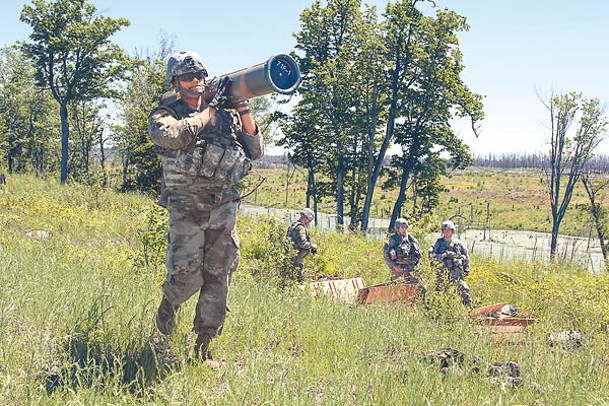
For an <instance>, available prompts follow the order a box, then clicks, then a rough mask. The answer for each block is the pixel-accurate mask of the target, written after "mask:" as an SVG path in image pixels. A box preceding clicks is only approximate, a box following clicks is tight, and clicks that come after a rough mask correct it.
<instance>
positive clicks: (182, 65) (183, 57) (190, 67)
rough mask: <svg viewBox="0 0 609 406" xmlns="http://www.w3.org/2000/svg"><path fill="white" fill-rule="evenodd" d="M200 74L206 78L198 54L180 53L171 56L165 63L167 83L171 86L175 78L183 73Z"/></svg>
mask: <svg viewBox="0 0 609 406" xmlns="http://www.w3.org/2000/svg"><path fill="white" fill-rule="evenodd" d="M196 72H201V73H203V76H207V68H205V64H203V60H202V59H201V57H200V56H199V54H198V53H196V52H194V51H180V52H176V53H174V54H172V55H171V56H170V57H169V60H168V61H167V76H166V80H167V83H169V84H171V83H173V81H174V80H175V78H176V77H177V76H179V75H182V74H184V73H196Z"/></svg>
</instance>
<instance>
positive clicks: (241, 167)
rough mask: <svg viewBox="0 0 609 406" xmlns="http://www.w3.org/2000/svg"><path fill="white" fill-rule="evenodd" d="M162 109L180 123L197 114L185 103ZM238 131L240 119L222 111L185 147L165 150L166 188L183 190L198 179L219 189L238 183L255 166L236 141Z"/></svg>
mask: <svg viewBox="0 0 609 406" xmlns="http://www.w3.org/2000/svg"><path fill="white" fill-rule="evenodd" d="M160 107H161V108H163V109H166V110H168V111H170V112H171V113H172V115H173V116H174V117H176V118H177V119H178V120H179V119H182V118H186V117H190V116H193V115H194V114H195V111H194V110H193V108H192V107H190V106H189V105H188V104H187V103H185V102H184V101H182V100H176V101H173V102H171V103H170V104H168V105H163V106H160ZM239 130H240V125H239V121H238V120H237V118H236V117H235V116H233V115H231V114H230V113H229V112H227V111H226V110H223V109H221V110H218V112H217V113H216V115H215V116H214V117H213V118H212V121H211V122H210V123H208V124H207V125H206V126H205V127H204V129H203V130H202V131H200V132H199V134H197V137H196V138H195V139H194V140H193V141H192V142H191V143H190V144H189V145H188V146H187V147H186V148H184V149H180V150H171V149H163V151H162V154H163V160H164V163H165V165H164V168H165V184H166V186H167V187H168V188H169V189H171V188H172V187H173V186H179V187H183V186H184V185H188V184H191V183H193V182H196V179H198V178H203V179H205V180H206V181H208V182H209V183H211V184H213V185H218V186H226V185H234V184H236V183H237V182H238V181H239V180H240V179H241V178H243V177H244V176H245V175H247V173H248V172H249V170H250V169H251V167H252V162H251V160H250V159H249V158H248V157H247V155H246V154H245V152H244V150H243V147H242V146H241V145H240V144H239V143H238V142H237V139H236V135H237V133H238V131H239ZM193 178H194V179H193Z"/></svg>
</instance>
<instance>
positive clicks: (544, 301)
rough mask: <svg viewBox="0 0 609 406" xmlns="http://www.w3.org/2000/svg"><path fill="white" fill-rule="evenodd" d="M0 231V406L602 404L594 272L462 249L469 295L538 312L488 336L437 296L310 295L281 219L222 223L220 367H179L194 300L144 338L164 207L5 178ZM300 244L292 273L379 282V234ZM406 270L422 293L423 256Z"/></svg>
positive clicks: (604, 285)
mask: <svg viewBox="0 0 609 406" xmlns="http://www.w3.org/2000/svg"><path fill="white" fill-rule="evenodd" d="M0 227H1V229H0V249H1V255H0V269H1V272H0V286H1V287H2V289H1V290H0V404H11V405H12V404H15V405H25V404H28V405H29V404H44V405H47V404H51V405H52V404H57V405H59V404H61V405H64V404H83V405H85V404H86V405H89V404H189V405H190V404H211V405H216V404H217V405H224V404H227V405H232V404H248V405H249V404H271V405H286V404H290V405H291V404H297V405H298V404H302V405H310V404H340V405H343V404H353V405H355V404H357V405H360V404H374V405H385V404H405V405H425V404H449V405H464V404H471V405H474V404H475V405H484V404H488V405H498V404H505V405H517V404H527V405H529V404H531V405H535V404H539V405H550V404H552V405H575V404H577V405H580V404H599V405H601V404H609V399H608V397H607V395H606V394H605V392H606V387H607V385H608V384H609V372H608V368H609V352H608V351H607V349H608V346H607V344H608V341H607V340H608V339H607V324H608V315H609V308H608V305H607V300H606V298H607V297H608V294H609V283H608V282H609V280H608V278H607V276H605V275H602V276H594V275H591V274H589V273H587V272H586V271H584V270H581V269H574V268H572V267H570V266H566V265H549V264H546V263H543V262H534V263H531V262H524V261H522V262H507V263H499V262H496V261H492V260H486V259H484V260H482V259H478V258H476V257H474V258H472V272H471V274H470V276H469V277H468V283H469V284H470V287H471V288H472V294H473V296H474V300H476V302H477V304H480V305H484V304H490V303H494V302H499V301H505V302H508V303H512V304H514V305H517V306H519V307H520V308H521V309H522V310H521V311H522V313H523V314H525V315H528V316H531V317H534V318H536V319H538V320H539V321H538V323H536V324H534V325H533V326H531V327H529V328H528V329H527V331H526V334H525V337H524V339H523V340H522V341H521V342H517V343H506V342H502V341H498V340H497V338H495V337H493V336H491V335H490V334H488V333H486V332H484V331H483V330H480V328H479V326H478V325H477V324H476V323H475V322H474V321H472V320H471V319H470V318H469V317H468V315H467V311H466V310H465V309H464V308H463V307H462V306H461V305H460V302H459V300H458V297H457V295H456V294H454V292H449V293H448V294H436V293H435V292H434V291H433V289H430V294H429V302H430V309H428V310H425V309H424V308H423V307H421V306H419V307H418V308H417V309H416V310H414V311H411V309H410V308H408V307H399V306H369V307H364V306H361V305H356V306H347V305H345V304H343V303H340V302H335V301H333V300H330V299H328V298H316V299H313V298H311V297H309V296H308V295H307V294H306V293H304V292H302V291H300V290H299V289H297V288H296V287H295V286H294V285H293V284H291V283H290V281H289V274H288V273H286V272H287V271H286V269H287V268H285V267H286V261H289V255H290V254H289V251H286V247H285V240H284V238H283V237H284V233H285V228H287V224H282V223H281V221H279V220H278V219H273V218H267V217H258V218H240V219H239V224H238V227H239V233H240V238H241V245H242V260H241V264H240V267H239V270H238V271H237V273H236V274H235V276H234V278H233V285H232V288H231V293H230V305H231V312H230V313H229V315H228V318H227V323H226V326H225V328H224V331H223V333H222V335H221V336H220V337H219V338H218V339H216V340H215V341H214V342H213V344H212V351H213V353H214V356H215V358H216V359H219V360H221V362H222V364H223V366H222V368H220V370H209V369H206V368H205V367H204V366H202V365H201V364H198V363H196V362H192V361H191V355H192V347H193V344H194V336H193V333H192V332H191V331H190V330H191V325H192V315H193V312H194V301H190V302H188V303H187V305H186V306H184V307H183V309H182V310H181V311H180V313H179V327H178V331H177V332H176V334H175V335H174V336H173V337H172V340H171V341H170V342H168V341H166V340H163V339H162V338H161V337H159V336H158V334H156V333H155V328H154V325H153V322H152V320H153V315H154V312H155V310H156V306H157V305H158V301H159V299H160V294H161V293H160V283H161V281H162V279H163V277H164V269H163V260H164V249H165V241H166V238H165V237H166V236H165V233H166V215H165V213H164V212H163V211H162V210H161V209H159V208H157V207H156V206H155V205H154V204H153V203H152V201H151V200H150V199H148V198H146V197H145V196H137V195H123V194H115V193H113V192H109V191H103V190H99V189H97V190H96V189H90V188H85V187H80V186H73V185H69V186H63V187H60V186H59V185H56V184H53V183H51V182H47V181H42V180H39V179H35V178H32V177H29V176H13V177H12V179H11V183H10V185H8V187H4V188H3V190H2V193H1V194H0ZM36 230H38V231H41V232H40V233H36V232H33V231H36ZM42 231H45V232H47V233H43V232H42ZM314 238H315V239H316V242H317V243H318V245H319V247H320V250H319V253H318V255H317V256H314V257H308V258H307V259H306V266H307V275H308V276H312V275H314V274H323V275H331V276H334V277H340V278H346V277H353V276H362V277H363V278H364V279H365V281H366V282H367V283H368V284H371V283H374V282H379V281H383V280H386V279H387V278H388V276H389V271H388V270H387V269H386V266H385V265H384V263H383V262H382V256H381V248H382V242H380V241H369V240H366V239H365V238H362V237H360V236H357V235H356V234H347V235H344V234H334V233H324V232H318V233H315V234H314ZM422 273H423V277H424V279H425V280H426V281H428V282H429V285H430V286H429V287H430V288H431V287H432V285H431V282H432V281H433V277H432V276H433V275H432V272H431V269H430V268H429V266H428V265H427V264H425V266H424V268H423V270H422ZM560 329H578V330H581V331H582V332H583V333H584V342H583V346H582V347H581V348H578V349H572V350H567V349H564V348H561V347H550V346H549V345H548V343H547V341H546V338H545V337H546V334H547V333H548V332H551V331H556V330H560ZM447 347H450V348H453V349H458V350H459V351H461V352H462V353H463V354H464V355H465V358H464V362H463V364H462V366H459V365H454V366H451V367H450V368H448V370H447V371H446V372H444V373H443V372H440V371H439V368H438V365H437V363H434V362H433V359H430V358H429V357H426V354H428V353H430V352H432V351H434V350H438V349H443V348H447ZM473 356H477V357H479V358H480V359H481V360H482V362H483V363H494V362H504V361H510V360H512V361H515V362H517V363H519V364H520V366H521V370H522V378H523V383H522V385H520V386H518V387H512V386H511V385H509V384H508V381H507V379H506V377H502V376H501V377H499V379H496V380H493V378H492V377H490V376H488V374H487V373H486V370H485V369H484V368H482V369H481V370H479V371H477V368H476V364H475V363H474V362H473V358H472V357H473Z"/></svg>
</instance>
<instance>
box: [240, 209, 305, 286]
mask: <svg viewBox="0 0 609 406" xmlns="http://www.w3.org/2000/svg"><path fill="white" fill-rule="evenodd" d="M238 226H239V233H240V234H241V241H243V243H242V246H241V256H242V260H241V262H242V263H245V264H246V265H242V266H241V269H243V268H245V269H246V273H245V276H244V277H245V278H246V279H249V278H252V279H253V280H254V281H255V282H257V283H262V284H266V285H270V286H278V287H285V286H288V285H291V284H293V283H294V281H295V278H296V274H295V272H294V270H293V269H292V256H293V255H294V252H293V249H292V247H291V244H290V243H289V240H288V239H287V238H286V231H287V226H286V225H285V223H284V222H283V221H281V220H280V219H279V218H275V217H259V218H257V219H242V218H239V219H238ZM244 236H245V238H244ZM240 273H241V272H239V274H240ZM239 274H237V275H236V277H239Z"/></svg>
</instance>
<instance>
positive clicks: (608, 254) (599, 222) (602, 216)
mask: <svg viewBox="0 0 609 406" xmlns="http://www.w3.org/2000/svg"><path fill="white" fill-rule="evenodd" d="M581 180H582V183H583V185H584V189H586V193H587V194H588V198H589V199H590V215H591V216H592V221H593V222H594V227H595V228H596V235H597V236H598V242H599V245H600V246H601V252H602V254H603V259H604V260H605V268H606V269H609V224H607V223H608V222H609V210H607V208H606V207H603V206H602V205H601V203H600V202H599V201H598V200H597V197H598V195H599V193H600V191H601V190H603V189H605V188H606V187H607V185H609V180H603V181H600V182H598V183H596V184H594V183H593V182H592V179H591V174H590V172H589V171H585V172H583V173H582V175H581Z"/></svg>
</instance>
